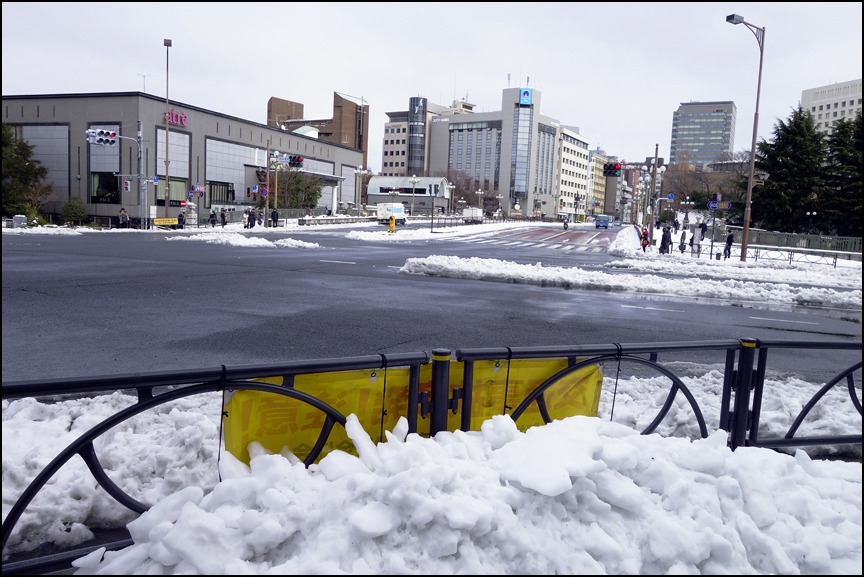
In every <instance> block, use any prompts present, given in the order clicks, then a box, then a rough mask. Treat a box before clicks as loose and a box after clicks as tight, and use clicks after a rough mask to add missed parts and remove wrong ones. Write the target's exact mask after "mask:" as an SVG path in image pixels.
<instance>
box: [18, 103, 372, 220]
mask: <svg viewBox="0 0 864 577" xmlns="http://www.w3.org/2000/svg"><path fill="white" fill-rule="evenodd" d="M2 114H3V123H4V124H6V125H9V126H10V127H11V128H12V130H13V132H14V133H15V135H16V136H17V137H18V138H20V139H22V140H24V141H26V142H27V143H29V144H30V145H32V146H33V147H34V148H33V158H34V159H36V160H38V161H39V162H40V163H42V165H43V166H45V167H46V168H47V169H48V175H47V178H46V181H45V182H46V183H47V184H50V185H51V187H52V190H53V194H52V196H51V197H50V198H49V199H48V201H47V202H46V203H45V204H44V205H43V209H44V211H45V212H46V213H54V214H56V213H59V212H60V210H61V209H62V207H63V205H65V204H66V203H67V202H68V201H69V200H70V199H72V198H77V199H79V200H80V201H81V203H82V204H83V206H84V207H85V210H86V212H87V214H88V215H89V216H91V217H108V218H111V217H116V215H117V214H118V212H119V210H120V208H121V207H122V208H126V210H127V212H128V213H129V216H130V217H131V218H132V219H133V220H136V219H150V218H158V217H176V216H177V214H178V213H180V212H181V211H186V209H187V205H188V206H189V208H191V207H192V205H194V207H195V210H196V211H197V215H195V214H190V215H189V217H188V219H189V221H190V222H192V220H191V218H193V217H195V216H197V218H199V219H201V218H205V217H206V215H207V214H208V213H209V211H210V210H211V209H213V208H222V207H225V208H226V209H228V210H241V211H242V210H243V207H244V206H252V205H256V204H258V202H259V200H260V198H261V195H262V193H264V192H263V190H262V189H266V187H267V183H268V172H269V171H271V170H273V171H274V172H275V168H276V166H277V162H276V159H275V157H276V156H280V155H300V156H302V157H303V159H304V160H303V167H302V169H299V170H302V171H303V172H306V173H309V174H314V175H315V176H318V177H319V178H321V180H322V182H323V183H324V187H323V189H322V196H321V199H320V200H319V205H321V206H322V207H324V206H335V203H336V202H337V201H338V198H339V195H340V194H341V192H340V188H341V184H342V182H343V181H344V182H345V183H350V186H351V187H353V182H354V171H355V169H356V168H357V167H359V166H360V164H361V162H362V158H363V156H362V152H361V151H359V150H357V149H355V148H353V147H348V146H341V145H337V144H331V143H328V142H324V141H321V140H318V139H316V138H312V137H309V136H304V135H302V134H298V133H294V132H287V131H285V130H281V129H278V128H272V127H269V126H267V125H263V124H258V123H255V122H251V121H248V120H243V119H240V118H236V117H232V116H228V115H225V114H221V113H218V112H213V111H210V110H205V109H203V108H199V107H196V106H193V105H190V104H185V103H181V102H170V101H167V100H166V99H159V98H156V97H154V96H151V95H149V94H144V93H141V92H124V93H99V94H58V95H38V96H6V95H4V96H3V108H2ZM90 129H93V130H96V129H104V130H109V131H111V132H114V133H116V135H117V136H116V144H115V145H113V146H99V145H95V144H90V143H89V141H88V137H87V134H86V131H87V130H90ZM166 142H167V143H168V146H167V160H168V162H167V163H166ZM277 152H278V154H277ZM268 154H269V155H270V156H269V157H268ZM166 191H167V202H166ZM352 192H353V190H352ZM264 194H266V193H264Z"/></svg>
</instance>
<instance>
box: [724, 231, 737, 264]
mask: <svg viewBox="0 0 864 577" xmlns="http://www.w3.org/2000/svg"><path fill="white" fill-rule="evenodd" d="M733 242H735V236H734V235H733V234H732V231H731V230H730V231H729V234H727V235H726V246H725V247H724V248H723V260H726V259H727V258H729V257H731V256H732V243H733Z"/></svg>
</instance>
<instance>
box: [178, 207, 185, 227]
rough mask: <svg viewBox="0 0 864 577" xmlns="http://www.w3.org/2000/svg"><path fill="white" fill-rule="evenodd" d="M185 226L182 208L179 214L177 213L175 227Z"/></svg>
mask: <svg viewBox="0 0 864 577" xmlns="http://www.w3.org/2000/svg"><path fill="white" fill-rule="evenodd" d="M185 226H186V213H185V212H183V211H182V210H181V211H180V214H178V215H177V228H184V227H185Z"/></svg>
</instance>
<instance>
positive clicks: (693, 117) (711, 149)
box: [669, 101, 737, 171]
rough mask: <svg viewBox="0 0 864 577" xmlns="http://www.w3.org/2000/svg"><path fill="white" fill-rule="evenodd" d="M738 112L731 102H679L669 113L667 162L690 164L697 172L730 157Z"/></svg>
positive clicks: (733, 144)
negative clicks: (670, 125) (671, 112)
mask: <svg viewBox="0 0 864 577" xmlns="http://www.w3.org/2000/svg"><path fill="white" fill-rule="evenodd" d="M736 115H737V111H736V107H735V103H734V102H731V101H722V102H720V101H718V102H682V103H681V105H680V106H679V107H678V110H676V111H675V112H674V113H673V114H672V140H671V143H670V145H669V157H670V158H669V162H670V164H689V165H692V166H693V167H694V168H695V169H696V170H697V171H702V170H704V169H705V168H706V167H707V165H708V164H709V163H712V162H718V161H723V160H730V159H731V158H732V153H733V148H734V146H735V119H736Z"/></svg>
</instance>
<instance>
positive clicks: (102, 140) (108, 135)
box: [96, 129, 117, 146]
mask: <svg viewBox="0 0 864 577" xmlns="http://www.w3.org/2000/svg"><path fill="white" fill-rule="evenodd" d="M96 144H101V145H103V146H114V145H115V144H117V133H116V132H114V131H113V130H101V129H100V130H97V131H96Z"/></svg>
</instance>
